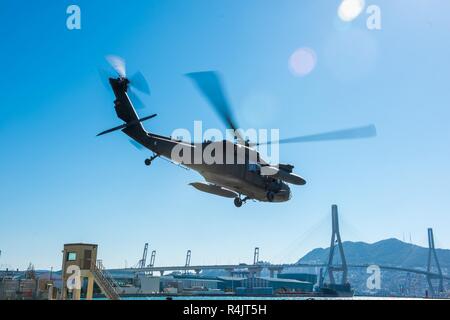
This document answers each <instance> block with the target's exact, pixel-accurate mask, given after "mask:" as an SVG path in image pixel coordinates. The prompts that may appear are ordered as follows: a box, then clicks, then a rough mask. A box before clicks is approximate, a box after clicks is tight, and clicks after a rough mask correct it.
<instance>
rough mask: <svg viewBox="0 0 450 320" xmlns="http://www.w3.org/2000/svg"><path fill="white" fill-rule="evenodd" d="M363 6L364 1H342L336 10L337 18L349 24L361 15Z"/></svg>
mask: <svg viewBox="0 0 450 320" xmlns="http://www.w3.org/2000/svg"><path fill="white" fill-rule="evenodd" d="M365 5H366V4H365V1H364V0H343V1H342V2H341V5H340V6H339V9H338V16H339V18H341V20H343V21H346V22H350V21H352V20H354V19H356V18H357V17H358V16H359V15H360V14H361V12H362V11H363V10H364V7H365Z"/></svg>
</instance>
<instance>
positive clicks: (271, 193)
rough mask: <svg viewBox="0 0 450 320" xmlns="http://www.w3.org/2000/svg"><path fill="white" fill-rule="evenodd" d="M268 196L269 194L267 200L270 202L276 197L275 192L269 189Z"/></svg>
mask: <svg viewBox="0 0 450 320" xmlns="http://www.w3.org/2000/svg"><path fill="white" fill-rule="evenodd" d="M266 196H267V200H268V201H269V202H272V201H273V199H274V198H275V193H273V192H272V191H268V192H267V195H266Z"/></svg>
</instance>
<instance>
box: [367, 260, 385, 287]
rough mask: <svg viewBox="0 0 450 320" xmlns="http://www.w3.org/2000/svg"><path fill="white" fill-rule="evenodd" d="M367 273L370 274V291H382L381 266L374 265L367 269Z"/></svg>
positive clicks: (368, 282) (368, 280)
mask: <svg viewBox="0 0 450 320" xmlns="http://www.w3.org/2000/svg"><path fill="white" fill-rule="evenodd" d="M367 273H368V274H370V276H369V278H367V281H366V286H367V289H369V290H380V289H381V269H380V267H379V266H377V265H375V264H373V265H370V266H368V267H367Z"/></svg>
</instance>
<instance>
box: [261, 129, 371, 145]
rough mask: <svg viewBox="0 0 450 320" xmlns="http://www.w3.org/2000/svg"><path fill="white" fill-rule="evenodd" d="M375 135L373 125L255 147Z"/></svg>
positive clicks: (266, 143)
mask: <svg viewBox="0 0 450 320" xmlns="http://www.w3.org/2000/svg"><path fill="white" fill-rule="evenodd" d="M376 135H377V129H376V127H375V126H374V125H369V126H365V127H358V128H351V129H344V130H338V131H330V132H325V133H319V134H313V135H308V136H300V137H293V138H287V139H282V140H279V141H269V142H265V143H258V144H256V145H257V146H260V145H268V144H273V143H279V144H283V143H302V142H318V141H332V140H351V139H363V138H371V137H375V136H376Z"/></svg>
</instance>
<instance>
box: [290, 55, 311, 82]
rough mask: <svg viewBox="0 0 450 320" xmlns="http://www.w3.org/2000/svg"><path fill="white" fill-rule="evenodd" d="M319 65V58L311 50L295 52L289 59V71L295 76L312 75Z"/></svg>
mask: <svg viewBox="0 0 450 320" xmlns="http://www.w3.org/2000/svg"><path fill="white" fill-rule="evenodd" d="M316 64H317V56H316V53H315V52H314V50H313V49H311V48H300V49H297V50H295V52H294V53H293V54H292V55H291V57H290V59H289V69H290V70H291V72H292V74H294V75H295V76H299V77H303V76H306V75H308V74H309V73H311V72H312V71H313V70H314V68H315V67H316Z"/></svg>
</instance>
